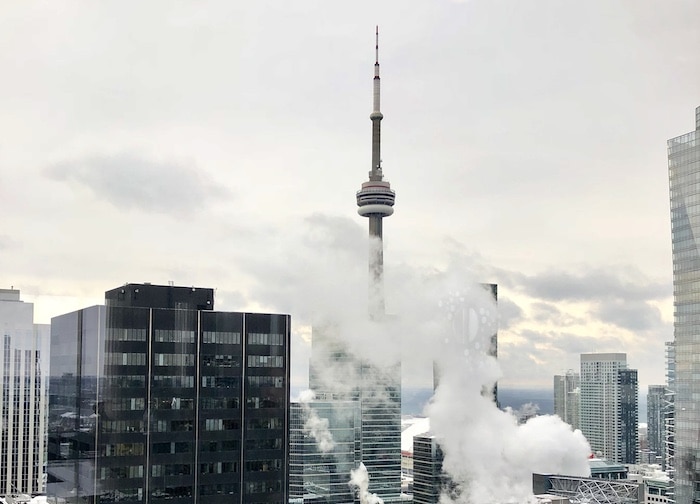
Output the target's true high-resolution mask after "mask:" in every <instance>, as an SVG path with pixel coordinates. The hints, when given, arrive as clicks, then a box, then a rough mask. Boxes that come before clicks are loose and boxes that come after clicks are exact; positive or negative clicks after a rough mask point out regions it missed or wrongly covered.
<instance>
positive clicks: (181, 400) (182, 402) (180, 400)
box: [153, 397, 194, 410]
mask: <svg viewBox="0 0 700 504" xmlns="http://www.w3.org/2000/svg"><path fill="white" fill-rule="evenodd" d="M153 406H154V407H155V409H157V410H191V409H194V399H191V398H187V397H156V398H155V399H154V400H153Z"/></svg>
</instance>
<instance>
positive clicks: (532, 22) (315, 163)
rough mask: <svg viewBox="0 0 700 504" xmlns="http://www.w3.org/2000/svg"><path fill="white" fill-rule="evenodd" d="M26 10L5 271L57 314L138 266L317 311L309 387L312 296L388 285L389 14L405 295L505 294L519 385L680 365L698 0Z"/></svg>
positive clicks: (393, 258) (300, 372)
mask: <svg viewBox="0 0 700 504" xmlns="http://www.w3.org/2000/svg"><path fill="white" fill-rule="evenodd" d="M3 7H4V9H3V16H2V19H0V69H2V74H3V79H2V80H1V81H0V215H2V228H1V229H0V253H1V254H2V258H3V269H2V271H1V272H0V285H1V286H3V287H9V286H10V285H14V286H15V287H17V288H20V289H21V290H22V292H23V297H24V298H25V299H27V300H30V301H34V302H35V312H36V314H37V318H38V320H39V321H41V322H48V321H49V319H50V317H51V316H54V315H58V314H60V313H64V312H65V311H68V310H73V309H78V308H81V307H83V306H85V305H87V304H94V303H97V302H100V300H101V298H102V297H103V292H104V291H105V290H107V289H110V288H112V287H114V286H116V285H120V284H122V283H124V282H126V281H134V282H140V281H151V282H154V283H166V282H167V281H169V280H172V281H174V282H175V283H176V284H183V285H200V286H211V287H216V288H217V289H218V290H217V292H218V294H217V300H218V301H217V307H218V308H220V309H224V310H239V309H268V310H269V309H276V310H279V311H284V312H289V313H291V314H292V317H293V318H292V320H293V323H294V324H295V331H296V332H295V345H296V350H295V354H294V355H295V362H294V365H295V375H294V378H295V383H301V382H303V379H304V375H305V370H304V369H303V366H304V364H305V363H304V362H303V356H304V355H306V352H307V350H308V346H305V345H308V343H307V340H308V334H309V333H308V330H307V327H306V326H305V325H304V324H305V323H306V320H307V319H308V317H307V314H306V313H304V311H305V310H306V307H307V306H308V303H301V302H297V301H295V300H298V299H300V298H301V297H302V296H310V297H311V299H313V300H314V301H316V302H317V306H318V307H319V309H324V308H325V307H327V306H328V305H329V304H328V303H324V299H323V294H324V293H327V292H328V291H324V286H323V282H321V280H320V279H317V280H316V281H315V282H310V281H309V277H308V275H309V274H310V272H312V271H313V272H318V271H320V272H322V273H323V274H325V275H326V276H327V278H326V279H325V280H328V279H333V278H335V277H333V270H334V269H343V270H344V272H343V275H344V276H345V277H346V278H349V280H348V281H352V282H354V284H357V285H359V284H361V283H362V282H364V281H365V279H366V272H367V270H366V264H365V263H364V261H365V260H366V251H367V243H366V241H365V236H366V232H367V231H366V229H367V222H366V221H364V220H363V219H362V218H360V217H359V216H358V215H357V214H356V207H355V191H356V190H357V189H359V187H360V184H361V182H363V181H364V180H366V177H367V172H368V170H369V169H370V121H369V118H368V116H369V113H370V111H371V86H372V72H373V63H374V27H375V25H377V24H378V25H379V26H380V60H381V65H382V67H381V68H382V70H381V71H382V112H383V114H384V120H383V122H382V158H383V167H384V173H385V175H386V176H387V178H388V179H389V180H390V181H391V184H392V187H393V188H394V189H395V190H396V193H397V197H396V207H395V210H396V212H395V215H393V216H392V217H391V218H389V219H386V220H385V223H384V232H385V256H384V257H385V264H386V267H387V296H388V298H387V306H391V303H392V298H391V296H395V297H396V298H398V297H400V296H402V295H403V293H402V292H401V286H402V285H403V284H402V283H401V282H400V280H401V278H404V277H407V276H411V275H418V276H420V275H425V274H427V273H428V272H432V273H433V274H435V275H439V274H440V272H444V271H447V270H450V271H458V272H460V275H461V277H462V278H468V279H470V280H471V279H473V280H474V281H477V282H495V283H498V284H499V298H500V300H501V306H502V312H501V331H500V332H499V352H500V356H499V357H500V360H501V366H502V368H503V369H502V372H503V385H504V386H533V385H542V386H550V384H551V375H552V374H554V373H556V372H559V371H561V370H562V368H566V367H573V368H576V367H578V354H577V352H580V351H594V350H601V351H602V350H609V351H627V352H628V354H629V355H628V361H629V363H630V365H631V366H632V367H638V368H639V370H640V382H641V384H642V388H643V387H645V385H646V384H648V383H658V382H661V381H662V380H663V359H662V355H663V353H662V351H663V342H664V341H666V340H670V339H672V337H673V334H672V326H671V321H672V300H671V293H672V291H671V275H672V268H671V255H670V251H671V248H670V231H669V227H670V225H669V220H670V219H669V208H668V175H667V161H666V140H667V139H668V138H671V137H674V136H677V135H680V134H683V133H686V132H687V131H689V130H691V129H692V128H693V126H694V109H695V107H696V106H698V105H700V95H699V94H698V89H700V67H699V66H698V65H697V64H696V60H697V47H700V30H697V22H696V20H697V19H698V18H700V4H698V3H697V2H696V1H695V0H647V1H639V0H622V1H620V2H608V1H607V0H591V1H589V2H580V1H577V0H532V1H530V0H500V1H485V0H472V1H468V2H455V1H449V0H437V1H433V0H429V1H428V0H387V1H381V2H375V1H370V0H359V1H357V2H352V3H342V2H340V3H339V2H327V1H322V0H299V1H295V2H279V1H274V0H263V1H258V2H252V3H250V2H249V3H244V2H230V1H213V0H212V1H204V2H187V1H186V2H177V3H173V2H169V1H165V0H163V1H159V0H154V1H152V2H148V3H145V4H143V5H139V6H138V8H136V7H135V6H133V5H130V4H128V3H124V2H119V1H116V0H114V1H112V0H106V1H102V2H98V3H95V2H85V1H79V0H74V1H68V2H61V3H60V5H59V4H55V3H51V2H44V3H39V4H37V3H33V4H32V5H28V4H25V3H22V2H14V3H8V4H7V5H5V6H3ZM356 258H359V259H356ZM309 264H313V265H314V266H313V268H312V267H311V266H309ZM305 268H306V269H305ZM301 286H303V287H304V289H305V290H304V291H303V292H302V291H301ZM309 289H318V292H316V293H311V292H309ZM392 289H394V290H393V291H392ZM397 291H398V292H397ZM302 308H303V309H302ZM296 356H301V357H299V358H297V357H296Z"/></svg>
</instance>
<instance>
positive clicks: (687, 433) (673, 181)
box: [667, 107, 700, 504]
mask: <svg viewBox="0 0 700 504" xmlns="http://www.w3.org/2000/svg"><path fill="white" fill-rule="evenodd" d="M667 145H668V177H669V189H670V197H671V245H672V247H673V248H672V250H673V334H674V341H675V344H674V348H673V352H675V364H674V366H675V368H674V372H673V374H674V376H675V378H674V385H673V387H672V389H671V390H672V391H673V392H675V396H674V399H673V400H674V401H675V403H674V407H675V413H674V414H675V420H674V425H675V435H674V436H675V437H674V439H675V441H674V442H675V451H674V455H673V457H674V463H673V466H674V468H675V502H677V503H678V504H690V503H694V504H698V503H700V437H699V436H698V432H700V408H698V395H699V394H700V379H699V378H698V377H699V376H700V361H699V360H698V358H697V356H698V354H699V353H700V339H698V334H699V332H700V300H699V299H698V295H697V292H698V288H700V217H699V212H698V208H699V207H698V203H700V178H698V170H699V169H700V107H697V108H696V109H695V129H694V130H693V131H690V132H688V133H686V134H684V135H681V136H678V137H675V138H671V139H670V140H668V144H667ZM669 386H670V385H669Z"/></svg>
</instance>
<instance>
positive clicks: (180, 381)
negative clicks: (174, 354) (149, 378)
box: [153, 375, 194, 388]
mask: <svg viewBox="0 0 700 504" xmlns="http://www.w3.org/2000/svg"><path fill="white" fill-rule="evenodd" d="M153 386H154V387H162V388H193V387H194V376H181V375H178V376H164V375H163V376H161V375H155V376H154V377H153Z"/></svg>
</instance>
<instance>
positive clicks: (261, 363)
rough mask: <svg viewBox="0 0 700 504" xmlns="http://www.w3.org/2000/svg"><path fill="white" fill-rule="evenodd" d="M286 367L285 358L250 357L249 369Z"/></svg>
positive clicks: (270, 356) (278, 356) (279, 356)
mask: <svg viewBox="0 0 700 504" xmlns="http://www.w3.org/2000/svg"><path fill="white" fill-rule="evenodd" d="M283 366H284V357H282V356H281V355H249V356H248V367H265V368H269V367H273V368H281V367H283Z"/></svg>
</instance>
